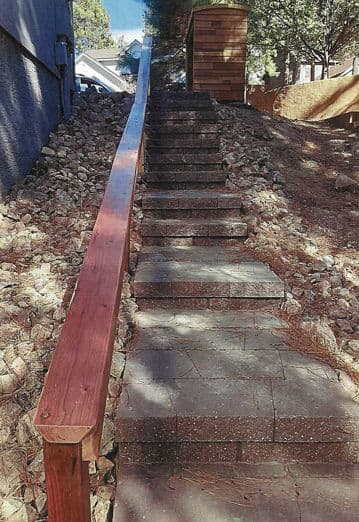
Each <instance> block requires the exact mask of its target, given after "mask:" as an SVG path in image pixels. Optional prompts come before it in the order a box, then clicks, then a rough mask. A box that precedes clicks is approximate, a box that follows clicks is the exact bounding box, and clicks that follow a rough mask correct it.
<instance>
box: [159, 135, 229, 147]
mask: <svg viewBox="0 0 359 522" xmlns="http://www.w3.org/2000/svg"><path fill="white" fill-rule="evenodd" d="M149 147H150V149H164V148H165V149H208V148H212V149H213V148H215V149H219V138H218V135H217V134H203V133H201V134H200V133H198V134H190V135H184V136H173V135H169V136H168V135H167V136H166V135H160V136H158V135H153V136H151V137H150V140H149Z"/></svg>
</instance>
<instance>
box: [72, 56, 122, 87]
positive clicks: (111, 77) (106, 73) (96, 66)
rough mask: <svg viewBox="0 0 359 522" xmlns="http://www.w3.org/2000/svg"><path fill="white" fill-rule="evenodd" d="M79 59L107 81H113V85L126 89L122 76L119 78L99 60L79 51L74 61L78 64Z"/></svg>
mask: <svg viewBox="0 0 359 522" xmlns="http://www.w3.org/2000/svg"><path fill="white" fill-rule="evenodd" d="M81 61H84V62H86V63H87V64H88V65H90V66H91V67H92V69H93V70H94V71H95V72H98V73H99V74H101V75H102V76H103V77H104V78H106V79H107V81H109V82H111V83H113V84H114V85H117V86H118V87H119V88H120V89H123V90H126V88H127V87H128V85H127V83H126V81H125V80H124V79H123V78H121V77H120V76H119V75H118V74H116V73H115V72H113V71H111V70H110V69H108V68H107V67H105V66H104V65H102V64H101V63H100V62H98V61H97V60H95V59H94V58H92V57H91V56H89V54H88V53H81V54H80V56H79V57H78V58H76V62H75V63H76V64H78V63H79V62H81Z"/></svg>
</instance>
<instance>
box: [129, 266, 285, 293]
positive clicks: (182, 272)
mask: <svg viewBox="0 0 359 522" xmlns="http://www.w3.org/2000/svg"><path fill="white" fill-rule="evenodd" d="M140 281H144V282H145V281H152V282H165V281H193V282H201V281H202V282H209V281H218V282H228V283H241V282H248V283H250V282H275V283H278V284H280V285H281V287H283V283H282V281H281V279H280V278H279V277H278V276H277V275H276V274H275V273H274V272H273V271H272V270H270V268H268V267H267V266H266V265H264V264H263V263H260V262H257V261H244V262H241V263H226V262H225V261H215V260H214V261H212V262H209V261H207V262H201V261H197V262H194V261H159V262H158V261H157V262H151V261H140V263H139V265H138V268H137V272H136V275H135V283H136V282H140Z"/></svg>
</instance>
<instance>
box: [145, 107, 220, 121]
mask: <svg viewBox="0 0 359 522" xmlns="http://www.w3.org/2000/svg"><path fill="white" fill-rule="evenodd" d="M169 120H176V121H177V122H181V123H186V122H188V121H193V122H196V123H202V122H205V123H217V121H218V118H217V115H216V113H215V112H214V111H213V110H211V111H165V110H164V111H157V112H152V113H150V117H149V121H150V123H152V122H153V123H156V122H166V123H167V122H168V121H169Z"/></svg>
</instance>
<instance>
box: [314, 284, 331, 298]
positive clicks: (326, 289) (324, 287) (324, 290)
mask: <svg viewBox="0 0 359 522" xmlns="http://www.w3.org/2000/svg"><path fill="white" fill-rule="evenodd" d="M317 289H318V290H319V292H320V293H321V295H322V296H323V297H330V295H331V286H330V283H329V282H328V281H321V282H320V283H318V284H317Z"/></svg>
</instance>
